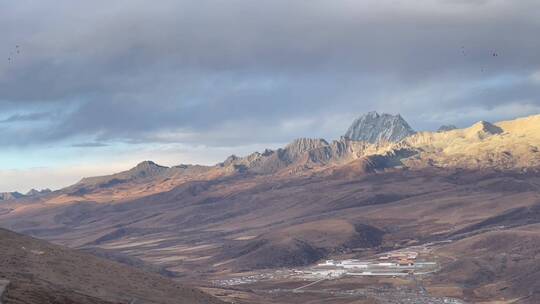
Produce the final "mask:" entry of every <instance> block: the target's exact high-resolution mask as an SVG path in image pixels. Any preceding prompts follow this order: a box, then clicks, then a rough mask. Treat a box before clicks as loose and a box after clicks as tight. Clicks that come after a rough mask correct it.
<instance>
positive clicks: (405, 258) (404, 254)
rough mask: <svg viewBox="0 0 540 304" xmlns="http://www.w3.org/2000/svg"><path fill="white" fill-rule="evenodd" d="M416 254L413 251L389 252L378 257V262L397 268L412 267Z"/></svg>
mask: <svg viewBox="0 0 540 304" xmlns="http://www.w3.org/2000/svg"><path fill="white" fill-rule="evenodd" d="M417 257H418V253H417V252H414V251H396V252H390V253H387V254H385V255H382V256H380V257H379V261H388V262H391V263H394V264H397V265H398V266H414V262H415V261H416V258H417Z"/></svg>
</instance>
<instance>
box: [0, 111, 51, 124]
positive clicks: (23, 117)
mask: <svg viewBox="0 0 540 304" xmlns="http://www.w3.org/2000/svg"><path fill="white" fill-rule="evenodd" d="M50 117H51V114H50V113H46V112H42V113H28V114H13V115H11V116H9V117H8V118H5V119H2V120H0V123H13V122H31V121H38V120H44V119H48V118H50Z"/></svg>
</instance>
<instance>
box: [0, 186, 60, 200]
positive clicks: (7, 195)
mask: <svg viewBox="0 0 540 304" xmlns="http://www.w3.org/2000/svg"><path fill="white" fill-rule="evenodd" d="M51 192H52V191H51V190H50V189H42V190H36V189H31V190H30V191H28V192H27V193H26V194H22V193H20V192H17V191H15V192H2V193H0V201H8V200H14V199H20V198H31V197H39V196H42V195H46V194H49V193H51Z"/></svg>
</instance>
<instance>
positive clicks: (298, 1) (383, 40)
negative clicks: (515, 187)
mask: <svg viewBox="0 0 540 304" xmlns="http://www.w3.org/2000/svg"><path fill="white" fill-rule="evenodd" d="M538 11H540V3H539V2H538V1H535V0H523V1H503V0H491V1H490V0H485V1H458V0H420V1H403V0H402V1H374V0H373V1H371V0H370V1H356V0H355V1H353V0H337V1H328V0H324V1H323V0H293V1H291V0H287V1H285V0H258V1H251V0H230V1H219V0H189V1H172V0H165V1H159V2H158V3H150V2H148V1H142V0H140V1H138V0H129V1H128V0H122V1H102V0H98V1H91V2H84V3H81V2H80V1H77V2H74V1H67V0H61V1H55V3H54V5H53V4H51V3H45V2H43V1H28V0H21V1H16V2H15V1H10V2H8V1H1V0H0V28H3V29H7V30H6V33H5V35H3V37H2V40H3V41H2V43H1V44H0V56H1V55H2V54H3V55H4V57H5V58H7V57H10V56H13V52H14V51H15V46H16V45H19V48H20V50H19V53H17V55H16V56H13V59H12V60H10V61H9V62H8V60H4V61H2V58H0V113H3V115H2V116H0V121H1V122H2V127H0V136H2V138H4V139H5V140H4V142H6V143H7V144H11V145H21V144H44V143H54V142H57V141H62V140H71V141H73V142H75V143H74V145H79V147H81V145H80V144H77V142H83V143H95V142H99V143H103V144H105V143H109V142H116V141H122V142H133V143H145V142H183V143H195V144H206V145H236V144H247V143H254V142H283V141H288V140H290V139H291V138H293V137H297V136H326V137H335V136H338V135H340V134H341V133H342V132H343V131H344V129H345V128H346V125H347V124H348V123H349V120H352V118H353V117H354V116H355V115H359V114H361V113H363V112H367V111H370V110H379V111H387V112H401V113H402V114H403V115H404V116H405V117H406V118H408V119H409V120H410V121H411V124H412V125H413V126H415V127H417V128H419V129H423V128H436V127H437V124H440V123H454V124H458V125H459V124H467V123H470V122H472V121H474V120H479V119H485V120H491V119H502V118H510V117H511V116H515V115H525V114H531V113H534V112H537V111H540V100H539V99H538V96H540V95H539V93H540V79H538V78H540V77H537V76H534V75H538V73H539V72H538V71H540V39H538V38H537V36H538V33H539V32H540V22H539V21H538ZM494 54H496V56H494ZM47 111H51V112H53V113H56V114H55V115H56V116H55V118H54V119H49V120H46V119H45V118H46V114H45V113H47ZM40 115H41V116H40ZM35 119H40V120H46V121H45V122H43V123H40V124H38V125H34V126H33V125H30V124H29V125H26V126H21V123H24V121H30V120H35ZM15 124H17V125H15ZM43 124H45V125H43ZM21 134H24V135H25V136H24V137H22V136H21Z"/></svg>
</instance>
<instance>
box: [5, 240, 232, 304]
mask: <svg viewBox="0 0 540 304" xmlns="http://www.w3.org/2000/svg"><path fill="white" fill-rule="evenodd" d="M0 279H2V280H4V282H5V283H7V288H6V289H5V291H4V293H3V295H2V298H1V301H2V303H6V304H11V303H13V304H18V303H26V304H45V303H55V304H64V303H65V304H67V303H78V304H85V303H88V304H97V303H99V304H111V303H186V304H188V303H189V304H192V303H193V304H195V303H200V304H202V303H206V304H211V303H216V304H217V303H221V302H220V301H218V300H217V299H215V298H213V297H211V296H209V295H207V294H205V293H203V292H201V291H199V290H197V289H195V288H191V287H185V286H182V285H180V284H178V283H175V282H173V281H171V280H169V279H166V278H164V277H161V276H159V275H155V274H152V273H146V272H143V271H140V270H137V269H132V268H130V267H128V266H125V265H121V264H118V263H114V262H111V261H107V260H103V259H99V258H96V257H95V256H93V255H90V254H85V253H81V252H78V251H74V250H71V249H66V248H62V247H60V246H57V245H52V244H49V243H47V242H44V241H40V240H36V239H33V238H31V237H28V236H23V235H19V234H16V233H13V232H10V231H7V230H4V229H0Z"/></svg>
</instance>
